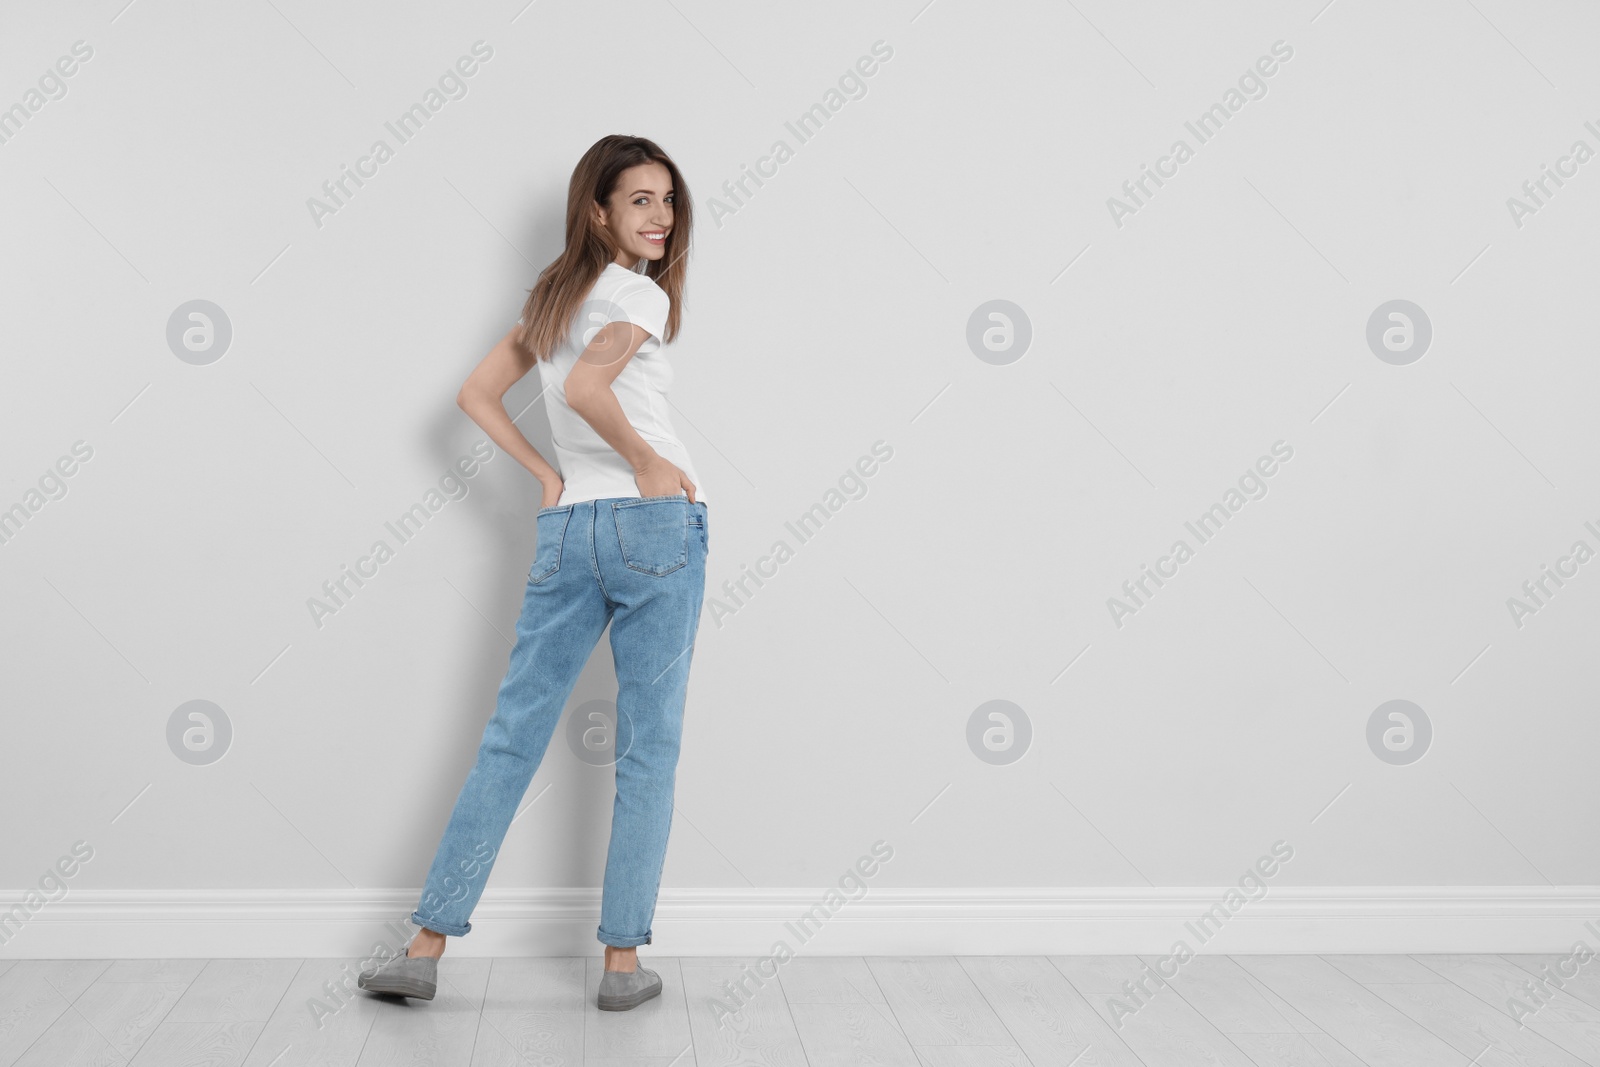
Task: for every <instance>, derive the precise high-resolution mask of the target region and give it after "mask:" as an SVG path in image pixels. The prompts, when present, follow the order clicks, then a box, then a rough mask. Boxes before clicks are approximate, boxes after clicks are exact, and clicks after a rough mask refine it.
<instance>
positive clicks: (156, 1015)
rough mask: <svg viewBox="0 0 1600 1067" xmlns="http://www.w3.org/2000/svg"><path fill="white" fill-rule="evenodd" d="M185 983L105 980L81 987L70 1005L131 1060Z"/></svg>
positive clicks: (184, 986)
mask: <svg viewBox="0 0 1600 1067" xmlns="http://www.w3.org/2000/svg"><path fill="white" fill-rule="evenodd" d="M188 988H189V983H187V982H107V981H105V980H104V979H102V980H101V981H98V982H96V983H95V984H94V985H92V986H90V987H89V988H88V989H86V990H84V992H83V995H82V996H80V997H79V998H78V999H77V1001H76V1002H75V1003H74V1004H73V1007H75V1008H76V1009H77V1010H78V1011H80V1012H82V1013H83V1014H84V1015H85V1016H87V1017H88V1018H90V1019H92V1020H93V1021H94V1025H95V1028H96V1029H97V1030H98V1031H99V1032H100V1035H101V1036H102V1037H103V1038H105V1040H106V1041H108V1042H109V1043H110V1044H111V1047H112V1048H114V1049H116V1051H117V1053H118V1055H120V1056H121V1057H122V1058H123V1059H132V1058H133V1057H134V1056H135V1055H137V1054H138V1052H139V1049H141V1048H143V1047H144V1043H145V1041H147V1040H148V1039H149V1037H150V1035H151V1034H153V1033H154V1032H155V1030H156V1027H158V1026H160V1025H161V1024H162V1023H163V1022H164V1021H166V1018H167V1015H168V1013H169V1012H171V1011H172V1008H173V1005H175V1004H177V1003H178V1001H179V999H181V998H182V997H183V994H184V991H185V990H186V989H188Z"/></svg>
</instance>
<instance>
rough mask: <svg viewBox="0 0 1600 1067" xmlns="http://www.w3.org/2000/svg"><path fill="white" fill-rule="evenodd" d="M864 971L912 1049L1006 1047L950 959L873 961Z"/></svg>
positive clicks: (998, 1027)
mask: <svg viewBox="0 0 1600 1067" xmlns="http://www.w3.org/2000/svg"><path fill="white" fill-rule="evenodd" d="M867 966H868V967H869V968H871V970H872V976H873V977H874V978H876V979H877V980H878V988H879V989H881V990H883V996H884V999H886V1000H887V1001H888V1002H889V1007H890V1010H892V1011H893V1012H894V1017H895V1019H896V1020H897V1021H898V1022H899V1024H900V1027H901V1029H902V1030H903V1031H904V1033H905V1035H906V1040H907V1041H909V1042H910V1043H911V1044H912V1045H1010V1044H1013V1041H1012V1040H1011V1035H1010V1034H1008V1033H1007V1032H1006V1028H1005V1027H1004V1026H1003V1025H1002V1024H1001V1022H1000V1019H999V1017H998V1016H996V1015H995V1013H994V1009H993V1008H991V1007H989V1003H988V1001H986V1000H984V999H983V994H982V993H980V992H978V987H977V986H976V985H974V984H973V982H972V979H971V978H970V977H969V976H968V975H967V972H966V971H965V970H963V969H962V967H961V964H960V963H958V962H957V961H956V958H955V957H954V956H871V957H868V959H867Z"/></svg>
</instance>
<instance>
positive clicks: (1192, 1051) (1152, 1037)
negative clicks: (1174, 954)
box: [1084, 983, 1256, 1067]
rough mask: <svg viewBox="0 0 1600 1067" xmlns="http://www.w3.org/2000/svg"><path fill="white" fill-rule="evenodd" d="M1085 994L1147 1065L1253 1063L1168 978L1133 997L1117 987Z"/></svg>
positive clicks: (1230, 1066)
mask: <svg viewBox="0 0 1600 1067" xmlns="http://www.w3.org/2000/svg"><path fill="white" fill-rule="evenodd" d="M1084 999H1086V1000H1087V1001H1088V1002H1089V1005H1090V1006H1091V1007H1093V1008H1094V1009H1095V1010H1096V1011H1097V1012H1099V1013H1100V1017H1101V1018H1102V1019H1104V1020H1105V1022H1106V1024H1107V1025H1109V1026H1110V1027H1111V1028H1112V1029H1113V1030H1115V1031H1116V1033H1117V1036H1118V1037H1120V1038H1121V1039H1122V1041H1123V1043H1124V1044H1126V1045H1127V1046H1128V1047H1129V1048H1130V1049H1132V1050H1133V1051H1134V1053H1135V1055H1137V1056H1138V1057H1139V1059H1140V1060H1142V1061H1143V1062H1144V1063H1145V1064H1146V1067H1199V1065H1202V1064H1204V1065H1208V1067H1213V1065H1214V1067H1256V1065H1255V1064H1253V1063H1251V1061H1250V1057H1249V1056H1247V1055H1245V1052H1244V1050H1243V1049H1241V1048H1240V1047H1239V1046H1238V1045H1235V1044H1234V1043H1233V1041H1232V1040H1230V1039H1229V1038H1228V1036H1227V1035H1226V1034H1224V1033H1223V1032H1222V1031H1221V1030H1218V1029H1217V1028H1216V1027H1215V1026H1213V1025H1211V1023H1210V1022H1208V1021H1207V1020H1206V1018H1205V1016H1203V1015H1201V1014H1200V1013H1199V1012H1198V1011H1196V1010H1195V1008H1194V1007H1193V1006H1192V1005H1191V1004H1190V1003H1189V1002H1188V1001H1187V1000H1185V999H1184V998H1183V996H1182V994H1181V993H1179V992H1178V988H1177V987H1176V986H1174V985H1172V984H1170V983H1169V984H1168V985H1166V986H1165V987H1161V988H1158V989H1156V991H1155V992H1154V994H1153V995H1150V996H1142V997H1140V998H1138V999H1137V1000H1135V999H1134V998H1132V997H1129V996H1126V995H1125V994H1123V993H1121V992H1117V993H1090V994H1087V995H1086V996H1085V998H1084ZM1130 1007H1131V1009H1132V1010H1131V1011H1130V1010H1129V1008H1130Z"/></svg>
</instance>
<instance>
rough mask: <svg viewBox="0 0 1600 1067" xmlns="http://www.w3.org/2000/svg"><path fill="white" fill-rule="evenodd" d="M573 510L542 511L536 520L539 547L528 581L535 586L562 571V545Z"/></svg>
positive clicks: (529, 571) (529, 570)
mask: <svg viewBox="0 0 1600 1067" xmlns="http://www.w3.org/2000/svg"><path fill="white" fill-rule="evenodd" d="M571 518H572V509H571V508H570V507H568V508H562V509H561V510H559V511H541V512H540V513H539V517H538V518H536V519H535V520H534V525H535V526H536V527H537V528H538V531H539V546H538V549H537V550H536V551H535V552H534V554H533V566H532V567H530V568H529V569H528V581H529V582H531V583H532V584H534V585H538V584H539V583H540V582H543V581H545V580H547V579H548V578H549V577H550V576H551V575H552V574H554V573H555V572H556V571H558V570H560V569H561V545H562V543H563V542H564V541H565V540H566V539H567V520H569V519H571Z"/></svg>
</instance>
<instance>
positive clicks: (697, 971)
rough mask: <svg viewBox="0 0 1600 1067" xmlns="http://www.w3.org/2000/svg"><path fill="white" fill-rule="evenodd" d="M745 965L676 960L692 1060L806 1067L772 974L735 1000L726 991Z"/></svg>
mask: <svg viewBox="0 0 1600 1067" xmlns="http://www.w3.org/2000/svg"><path fill="white" fill-rule="evenodd" d="M791 962H793V961H791ZM746 964H747V961H743V960H717V961H712V962H709V963H708V962H702V961H699V960H693V959H684V960H680V961H679V970H680V972H681V973H682V975H683V992H684V998H685V1000H686V1001H687V1003H688V1009H689V1031H690V1034H691V1036H692V1037H693V1039H694V1062H695V1063H696V1064H697V1065H698V1067H735V1065H739V1064H749V1065H751V1067H756V1065H760V1067H806V1054H805V1048H804V1046H803V1045H802V1044H801V1043H800V1033H799V1031H797V1030H796V1029H795V1025H794V1017H793V1016H792V1015H790V1014H789V1002H788V1000H787V999H785V997H784V992H783V984H782V982H781V980H780V979H779V978H778V977H777V976H776V975H775V976H774V978H773V979H770V980H768V981H767V983H766V985H764V986H762V987H761V988H760V989H758V990H756V991H755V992H754V994H753V995H752V996H749V997H742V996H741V998H740V999H739V1000H738V1001H735V999H734V998H733V996H731V995H730V994H729V993H728V992H727V990H726V988H725V986H724V983H733V982H736V981H737V980H738V979H739V977H740V975H741V973H742V971H743V968H744V967H745V966H746ZM782 969H783V968H782V967H780V968H779V971H780V972H781V971H782Z"/></svg>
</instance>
